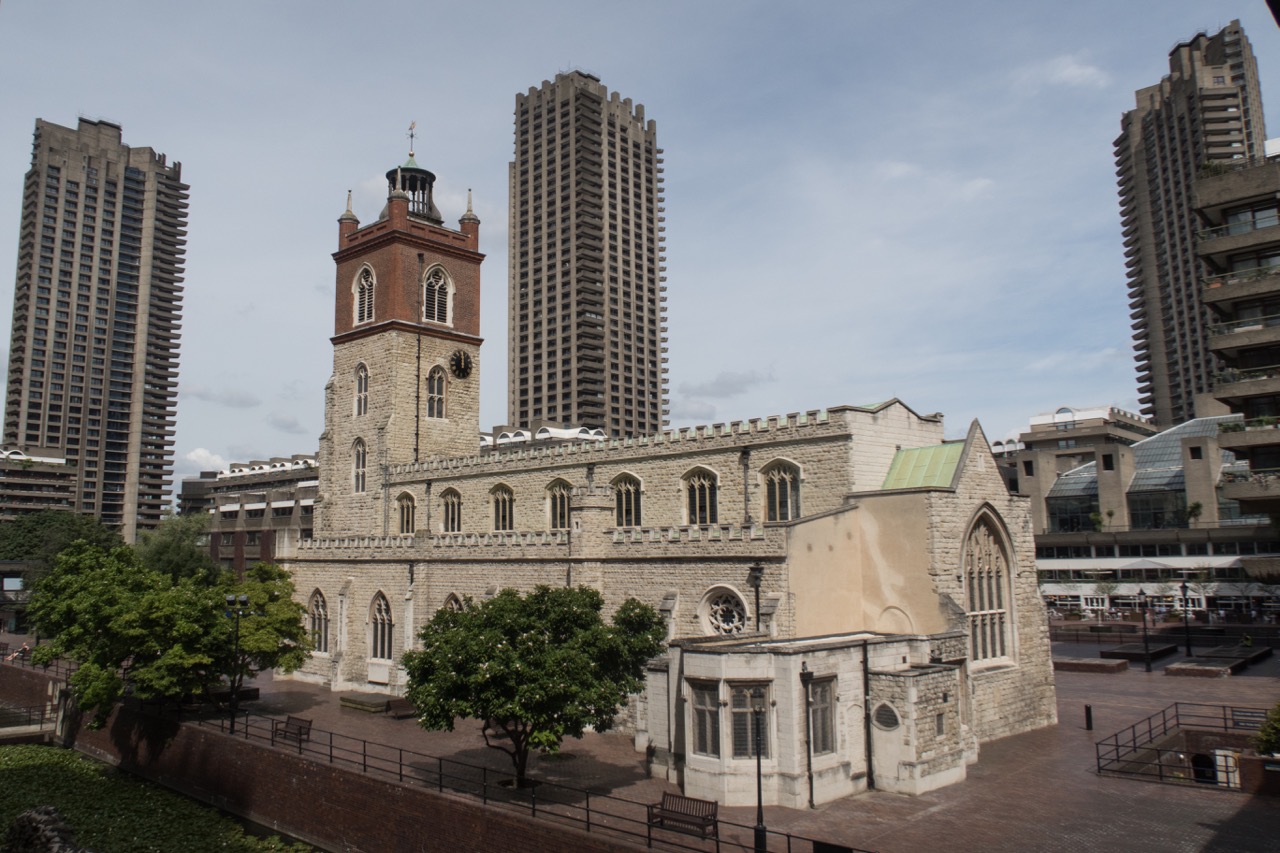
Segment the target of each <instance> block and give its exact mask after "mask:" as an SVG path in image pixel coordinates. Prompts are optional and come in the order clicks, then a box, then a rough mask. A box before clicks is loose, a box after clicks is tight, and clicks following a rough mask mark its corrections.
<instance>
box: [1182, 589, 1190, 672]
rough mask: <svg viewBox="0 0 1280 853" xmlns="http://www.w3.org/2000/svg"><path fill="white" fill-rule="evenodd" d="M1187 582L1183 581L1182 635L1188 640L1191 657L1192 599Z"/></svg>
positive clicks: (1188, 654)
mask: <svg viewBox="0 0 1280 853" xmlns="http://www.w3.org/2000/svg"><path fill="white" fill-rule="evenodd" d="M1188 592H1189V590H1188V589H1187V582H1186V581H1183V582H1182V636H1183V637H1184V638H1185V639H1186V641H1187V657H1191V599H1190V598H1189V597H1188Z"/></svg>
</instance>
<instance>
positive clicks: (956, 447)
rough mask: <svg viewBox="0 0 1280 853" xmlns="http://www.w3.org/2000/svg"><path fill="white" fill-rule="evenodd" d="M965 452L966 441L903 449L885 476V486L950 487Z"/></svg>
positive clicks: (902, 487)
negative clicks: (961, 456) (961, 455)
mask: <svg viewBox="0 0 1280 853" xmlns="http://www.w3.org/2000/svg"><path fill="white" fill-rule="evenodd" d="M963 452H964V442H963V441H952V442H948V443H947V444H935V445H933V446H932V447H913V448H911V449H910V450H899V451H898V454H897V455H896V456H894V457H893V464H892V465H890V466H889V473H888V474H886V475H885V478H884V485H883V486H881V487H880V488H882V489H918V488H922V487H926V486H935V487H936V486H943V487H946V486H950V485H951V481H952V479H954V477H955V474H956V466H957V465H958V464H960V454H961V453H963Z"/></svg>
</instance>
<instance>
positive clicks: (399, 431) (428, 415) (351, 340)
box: [320, 152, 484, 533]
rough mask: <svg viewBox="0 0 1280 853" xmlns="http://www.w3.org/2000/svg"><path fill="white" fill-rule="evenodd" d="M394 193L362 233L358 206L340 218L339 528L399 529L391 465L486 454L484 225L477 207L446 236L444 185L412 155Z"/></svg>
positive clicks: (333, 478)
mask: <svg viewBox="0 0 1280 853" xmlns="http://www.w3.org/2000/svg"><path fill="white" fill-rule="evenodd" d="M387 183H388V199H387V204H386V207H385V208H384V209H383V210H382V213H381V215H380V216H379V217H378V219H377V220H376V221H375V222H372V223H370V224H369V225H365V226H363V227H362V226H361V224H360V221H359V220H358V219H357V218H356V216H355V214H354V213H353V212H352V211H351V203H350V198H348V202H347V211H346V212H345V213H344V214H342V216H341V217H340V218H339V219H338V251H336V252H334V254H333V259H334V262H335V264H336V266H337V274H336V287H335V291H334V334H333V338H332V339H331V340H332V343H333V376H332V378H331V379H330V381H329V385H328V387H327V388H326V394H325V431H324V433H323V434H322V435H321V438H320V457H321V458H320V463H321V501H322V503H323V505H324V509H325V511H324V513H323V515H324V526H326V527H328V528H329V529H331V530H351V531H361V532H366V533H375V532H377V531H378V530H379V529H380V528H382V527H388V528H391V527H393V526H394V525H393V524H391V523H390V521H389V520H390V519H392V518H393V517H394V513H390V512H388V511H387V508H388V507H390V506H394V505H395V504H396V502H397V501H398V500H401V499H403V498H404V496H399V495H392V494H389V493H387V488H388V487H387V484H386V483H385V482H384V477H383V472H385V471H386V470H387V466H392V467H394V466H396V465H405V464H412V463H414V462H419V461H424V460H427V459H431V458H440V457H459V456H474V455H475V454H476V453H478V452H479V441H480V439H479V433H480V345H481V343H482V340H481V338H480V264H481V262H483V260H484V255H482V254H481V253H480V251H479V243H480V220H479V219H478V218H477V217H476V215H475V214H474V213H472V211H471V208H470V203H469V201H468V207H467V212H466V214H465V215H464V216H463V217H462V218H461V219H460V220H459V223H458V224H459V230H456V231H455V230H451V229H449V228H446V227H444V225H443V219H442V217H441V216H440V212H439V210H438V209H437V208H436V206H435V202H434V200H433V198H432V192H433V189H434V183H435V175H433V174H432V173H431V172H429V171H427V170H426V169H423V168H422V167H420V166H418V164H417V163H416V162H414V159H413V154H412V152H410V155H409V160H408V162H407V163H405V164H404V165H402V166H399V167H397V168H395V169H392V170H391V171H390V172H388V173H387ZM417 497H418V498H419V499H420V498H421V496H417ZM379 502H385V504H384V505H380V503H379ZM388 532H393V533H394V532H395V531H394V530H389V531H388Z"/></svg>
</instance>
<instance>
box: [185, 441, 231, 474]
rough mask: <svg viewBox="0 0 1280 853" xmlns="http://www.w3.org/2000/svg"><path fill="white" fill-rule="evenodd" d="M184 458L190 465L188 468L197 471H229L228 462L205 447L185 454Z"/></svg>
mask: <svg viewBox="0 0 1280 853" xmlns="http://www.w3.org/2000/svg"><path fill="white" fill-rule="evenodd" d="M182 458H183V459H184V460H186V461H187V462H188V463H189V466H187V467H190V468H193V469H195V470H196V471H225V470H226V469H227V460H225V459H223V458H222V457H221V456H219V455H218V454H216V453H214V452H212V451H210V450H206V449H205V448H203V447H197V448H196V449H195V450H192V451H191V452H190V453H186V454H183V456H182Z"/></svg>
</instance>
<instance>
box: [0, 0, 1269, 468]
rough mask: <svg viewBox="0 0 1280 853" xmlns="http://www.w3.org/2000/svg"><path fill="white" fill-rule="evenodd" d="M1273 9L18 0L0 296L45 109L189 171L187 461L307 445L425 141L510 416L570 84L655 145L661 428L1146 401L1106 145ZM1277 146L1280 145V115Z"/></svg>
mask: <svg viewBox="0 0 1280 853" xmlns="http://www.w3.org/2000/svg"><path fill="white" fill-rule="evenodd" d="M1233 18H1240V19H1241V21H1242V22H1243V23H1244V26H1245V31H1246V33H1247V34H1248V36H1249V38H1250V40H1251V41H1252V42H1253V46H1254V50H1255V52H1256V53H1257V54H1258V58H1259V66H1260V70H1261V73H1262V86H1263V94H1264V96H1266V95H1267V93H1276V94H1275V95H1274V97H1276V98H1280V31H1278V30H1277V28H1276V25H1275V23H1274V22H1273V21H1272V19H1271V17H1270V14H1269V12H1268V11H1267V8H1266V4H1265V3H1264V2H1263V0H1250V2H1238V3H1226V2H1205V0H1196V2H1191V0H1124V2H1119V3H1117V2H1114V0H1111V1H1110V2H1096V1H1095V0H1077V2H1073V3H1052V4H1049V3H1033V2H1026V0H1020V1H1019V0H1009V2H985V3H982V2H968V3H950V2H941V0H933V2H911V0H892V2H862V0H847V1H846V2H808V3H757V2H720V0H700V2H696V3H691V2H665V0H656V2H655V0H650V2H646V3H644V4H620V3H601V2H596V3H583V2H560V3H555V4H547V3H539V4H534V3H515V2H483V0H473V1H472V2H468V3H447V4H445V3H430V2H419V3H409V2H377V0H371V2H365V3H359V4H356V3H336V2H327V0H326V2H317V1H316V0H312V2H272V3H261V2H238V1H237V0H226V2H220V3H200V4H194V3H191V4H189V3H172V2H113V3H102V2H97V1H96V0H94V2H75V0H66V2H56V3H55V2H35V0H4V2H2V3H0V81H3V86H0V269H3V270H5V273H4V275H3V276H0V304H3V305H8V304H10V302H11V299H12V287H13V279H12V274H11V273H10V272H9V271H11V270H13V269H14V266H15V253H16V244H17V239H16V238H17V234H18V214H19V208H20V200H21V181H22V176H23V174H24V173H25V171H26V169H27V167H28V165H29V163H30V150H31V131H32V128H33V126H34V120H35V119H36V118H37V117H40V118H44V119H46V120H48V121H52V122H56V123H58V124H64V125H69V126H75V123H76V121H77V117H78V116H81V115H84V116H87V117H90V118H104V119H108V120H111V121H114V122H117V123H119V124H121V125H122V126H123V128H124V139H125V142H126V143H128V144H130V145H134V146H150V147H152V148H155V149H156V150H157V151H160V152H163V153H165V154H167V155H168V156H169V158H170V160H179V161H181V162H182V164H183V176H184V179H185V180H186V181H187V182H188V183H190V184H191V214H190V236H189V242H188V254H187V274H186V279H187V291H186V304H185V318H184V324H183V325H184V329H183V340H182V363H181V385H180V389H181V390H180V398H179V406H178V435H177V445H176V459H175V462H176V469H177V473H178V475H179V476H189V475H192V474H193V473H195V472H197V471H199V470H201V469H209V468H216V467H221V466H224V465H225V464H226V463H228V462H232V461H248V460H250V459H255V458H266V457H268V456H272V455H287V454H290V453H309V452H314V451H315V448H316V446H317V439H318V436H319V434H320V432H321V430H322V429H323V408H322V407H323V388H324V384H325V382H326V381H327V379H328V377H329V373H330V370H331V364H332V360H331V351H330V346H329V340H328V339H329V335H330V334H332V331H333V308H332V293H333V288H334V274H333V263H332V260H331V258H330V257H329V255H330V253H331V252H333V251H334V250H335V249H336V247H337V224H336V221H335V220H336V219H337V217H338V216H339V215H340V214H341V213H342V211H343V209H344V207H345V203H346V194H347V190H348V189H351V190H353V191H354V194H355V212H356V214H357V215H358V216H359V217H360V218H361V219H362V221H365V222H368V221H371V220H372V219H373V218H375V217H376V216H377V214H378V211H379V210H380V209H381V207H382V204H383V201H384V198H385V179H384V178H383V173H384V172H385V171H386V170H387V169H389V168H391V167H393V166H395V165H396V164H398V163H400V162H402V161H403V160H404V157H405V154H406V152H407V143H408V140H407V139H406V136H405V134H406V130H407V128H408V125H409V123H410V122H411V121H417V125H418V129H419V133H420V135H419V140H418V143H417V146H416V148H417V159H418V161H419V162H420V163H422V164H423V165H424V166H426V167H427V168H429V169H431V170H432V171H434V172H435V173H436V174H437V176H438V180H437V185H436V186H437V193H436V199H437V204H438V205H439V207H440V209H441V211H442V212H443V213H444V216H445V219H446V221H447V222H449V223H456V221H457V218H458V217H459V216H460V215H461V214H462V213H463V211H464V210H465V207H466V193H467V190H468V188H470V189H472V190H473V192H474V198H475V210H476V213H477V214H478V215H479V216H480V218H481V220H482V221H483V225H482V226H481V247H482V249H483V250H484V251H485V252H486V253H487V254H488V259H487V260H486V262H485V265H484V274H483V275H484V278H483V306H484V307H483V317H482V324H483V328H482V332H483V334H484V336H485V338H486V343H485V345H484V349H483V355H482V358H481V365H482V367H481V382H482V389H483V390H482V411H481V425H482V427H485V428H487V427H489V426H492V425H493V424H497V423H502V422H503V421H505V419H506V270H507V266H506V264H507V251H506V248H507V246H506V243H507V234H506V211H507V183H506V181H507V177H506V175H507V163H508V161H509V160H510V158H511V154H512V126H511V121H512V110H513V107H514V103H515V93H516V92H517V91H523V90H525V89H527V88H529V87H530V86H536V85H539V84H540V83H541V81H542V80H544V79H549V78H552V77H554V75H555V74H556V72H557V71H567V70H571V69H574V68H578V69H582V70H584V71H588V72H590V73H592V74H595V75H596V76H598V77H599V78H600V79H601V80H602V82H603V83H604V84H605V85H606V86H607V87H609V89H610V90H616V91H618V92H620V93H621V95H622V96H623V97H628V98H631V99H632V100H634V101H636V102H637V103H642V104H644V105H645V108H646V116H647V117H648V118H652V119H655V120H656V121H657V123H658V138H659V143H660V144H661V145H662V147H663V148H664V149H665V152H666V153H665V158H666V163H665V168H666V174H665V176H666V199H667V201H666V208H667V211H666V217H667V222H666V225H667V232H666V234H667V252H666V254H667V258H668V260H667V268H668V272H667V275H668V286H669V291H668V294H669V297H670V298H669V302H668V311H669V323H668V325H669V327H670V332H669V334H668V336H669V338H670V343H669V348H670V353H669V355H670V359H671V361H670V367H671V397H672V401H671V402H672V405H671V408H672V421H673V424H674V425H677V426H681V425H690V424H695V423H711V422H719V421H727V420H735V419H740V418H748V417H760V416H765V415H770V414H779V413H786V412H793V411H801V410H806V409H814V408H821V407H826V406H834V405H840V404H846V403H853V404H862V403H871V402H876V401H879V400H883V399H887V398H889V397H895V396H896V397H900V398H901V399H903V400H904V401H905V402H906V403H907V404H908V405H910V406H912V407H913V408H915V409H916V410H917V411H920V412H935V411H938V412H942V413H944V414H945V416H946V423H947V433H948V435H950V436H955V437H958V436H962V435H963V434H964V432H965V430H966V429H967V427H968V424H969V422H970V420H972V419H973V418H978V419H979V420H980V421H981V422H982V424H983V426H984V428H985V429H986V431H987V434H988V437H990V438H992V439H996V438H1003V437H1005V436H1008V435H1011V434H1016V433H1017V432H1018V431H1019V430H1021V429H1024V428H1025V427H1026V424H1027V420H1028V418H1029V417H1030V416H1032V415H1034V414H1037V413H1040V412H1045V411H1052V410H1053V409H1056V408H1057V407H1059V406H1062V405H1070V406H1090V405H1118V406H1121V407H1123V408H1127V409H1131V410H1136V408H1137V401H1136V392H1135V381H1134V369H1133V359H1132V350H1131V331H1130V329H1129V320H1128V309H1127V299H1126V293H1125V286H1124V273H1123V265H1122V259H1121V253H1120V237H1119V229H1118V216H1117V206H1116V193H1115V176H1114V165H1113V162H1112V149H1111V143H1112V141H1113V140H1114V139H1115V137H1116V135H1117V134H1118V132H1119V127H1120V124H1119V122H1120V114H1121V113H1122V112H1123V111H1124V110H1126V109H1128V108H1129V107H1130V106H1131V105H1132V103H1133V92H1134V90H1135V89H1137V88H1138V87H1140V86H1146V85H1150V84H1153V83H1155V82H1157V81H1158V80H1159V78H1160V77H1161V76H1163V75H1164V74H1165V73H1167V71H1168V62H1167V55H1168V51H1169V50H1170V48H1172V47H1173V45H1174V44H1176V43H1177V42H1178V41H1181V40H1184V39H1187V38H1189V37H1191V36H1192V35H1193V34H1194V33H1196V32H1197V31H1199V30H1217V29H1219V28H1220V27H1222V26H1223V25H1225V24H1226V23H1228V22H1229V21H1230V20H1231V19H1233ZM1274 122H1275V127H1274V128H1273V129H1272V131H1271V132H1272V134H1273V135H1280V117H1277V118H1275V119H1274Z"/></svg>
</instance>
